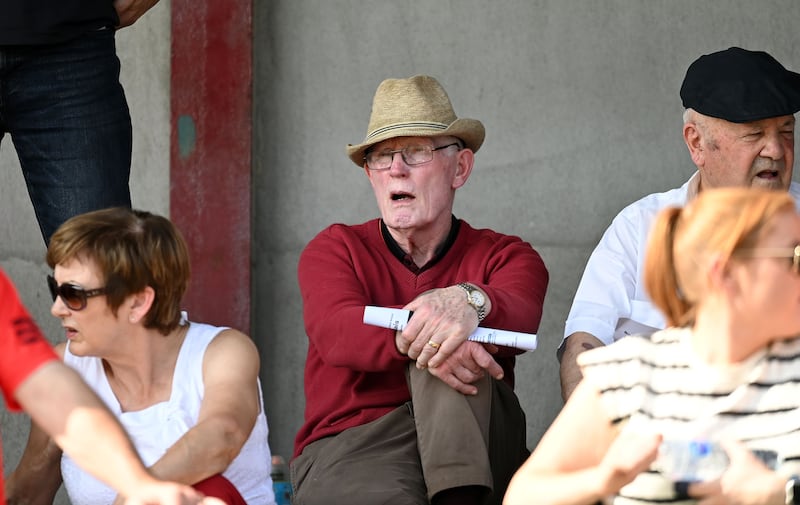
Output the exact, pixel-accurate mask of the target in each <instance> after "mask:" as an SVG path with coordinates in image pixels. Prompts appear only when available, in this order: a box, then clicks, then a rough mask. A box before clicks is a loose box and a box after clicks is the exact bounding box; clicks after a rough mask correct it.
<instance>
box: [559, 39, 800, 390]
mask: <svg viewBox="0 0 800 505" xmlns="http://www.w3.org/2000/svg"><path fill="white" fill-rule="evenodd" d="M680 96H681V99H682V101H683V106H684V107H685V109H686V110H685V112H684V116H683V139H684V141H685V142H686V146H687V147H688V148H689V155H690V156H691V158H692V161H693V162H694V164H695V165H696V166H697V171H696V172H695V174H694V175H692V177H691V178H690V179H689V180H688V181H687V182H686V183H685V184H684V185H683V186H681V187H680V188H676V189H673V190H670V191H667V192H664V193H654V194H651V195H648V196H645V197H644V198H642V199H641V200H638V201H636V202H634V203H632V204H631V205H629V206H628V207H626V208H625V209H623V210H622V211H621V212H620V213H619V214H618V215H617V216H616V217H615V218H614V220H613V222H612V223H611V225H610V226H609V227H608V229H607V230H606V232H605V234H604V235H603V238H602V239H601V240H600V243H599V244H598V245H597V247H596V248H595V250H594V252H592V255H591V256H590V257H589V261H588V263H587V265H586V269H585V270H584V273H583V278H582V279H581V282H580V284H579V285H578V290H577V292H576V294H575V299H574V300H573V303H572V308H571V310H570V313H569V316H568V317H567V321H566V325H565V330H564V340H563V341H562V342H561V346H560V347H559V350H558V352H559V358H560V360H561V394H562V396H563V398H564V400H565V401H566V399H567V398H568V397H569V395H570V394H571V393H572V391H573V389H574V388H575V386H577V385H578V382H580V379H581V373H580V370H579V369H578V366H577V364H576V357H577V356H578V355H579V354H580V353H582V352H584V351H585V350H587V349H591V348H593V347H597V346H601V345H607V344H610V343H612V342H613V341H615V340H618V339H619V338H621V337H623V336H625V335H630V334H632V333H648V332H652V331H654V330H655V329H661V328H664V326H665V324H666V323H665V321H664V317H663V315H662V314H661V313H660V312H659V311H658V309H656V308H655V307H654V306H653V305H652V303H651V302H650V299H649V297H648V296H647V294H646V293H645V290H644V282H643V280H642V263H643V259H644V258H643V254H644V251H645V243H646V240H647V233H648V230H649V229H650V224H651V222H652V220H653V218H654V217H655V215H656V214H657V213H658V211H660V210H661V209H663V208H665V207H672V206H676V205H678V206H680V205H684V204H685V203H686V202H687V201H688V200H691V199H692V198H693V197H694V196H695V195H697V193H698V192H700V191H703V190H704V189H707V188H718V187H725V186H745V187H746V186H752V187H762V188H773V189H776V190H788V191H789V192H790V193H791V194H792V196H794V198H795V200H796V201H800V185H798V184H797V183H794V182H792V168H793V163H794V129H795V117H794V114H795V113H796V112H797V111H798V110H800V74H796V73H794V72H791V71H789V70H787V69H785V68H784V67H783V65H781V64H780V63H778V62H777V61H776V60H775V59H774V58H773V57H772V56H770V55H769V54H767V53H765V52H763V51H748V50H745V49H741V48H738V47H731V48H729V49H726V50H724V51H719V52H716V53H712V54H707V55H704V56H701V57H700V58H698V59H697V60H696V61H694V62H693V63H692V64H691V65H690V66H689V69H688V70H687V72H686V77H685V78H684V80H683V85H682V86H681V90H680Z"/></svg>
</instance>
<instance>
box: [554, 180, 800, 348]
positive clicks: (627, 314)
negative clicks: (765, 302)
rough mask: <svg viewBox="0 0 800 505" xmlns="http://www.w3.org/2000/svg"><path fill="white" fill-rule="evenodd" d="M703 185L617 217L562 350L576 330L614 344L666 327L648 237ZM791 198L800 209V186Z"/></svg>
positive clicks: (636, 205) (695, 183)
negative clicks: (648, 283)
mask: <svg viewBox="0 0 800 505" xmlns="http://www.w3.org/2000/svg"><path fill="white" fill-rule="evenodd" d="M699 185H700V173H699V172H695V173H694V175H692V177H691V178H690V179H689V180H688V181H686V183H684V184H683V186H681V187H679V188H675V189H671V190H669V191H666V192H664V193H653V194H650V195H647V196H645V197H643V198H641V199H640V200H637V201H636V202H633V203H632V204H630V205H628V206H627V207H625V208H624V209H622V211H620V213H619V214H617V216H616V217H615V218H614V220H613V221H612V222H611V225H609V227H608V229H606V231H605V233H604V234H603V238H601V239H600V242H599V243H598V244H597V247H595V249H594V251H593V252H592V255H591V256H590V257H589V261H588V262H587V263H586V269H585V270H584V272H583V277H582V278H581V282H580V284H578V290H577V291H576V292H575V298H574V299H573V302H572V308H571V309H570V311H569V316H567V321H566V323H565V325H564V338H563V339H562V341H561V344H562V345H563V343H564V340H565V339H566V338H567V337H568V336H569V335H571V334H573V333H575V332H576V331H583V332H587V333H590V334H592V335H594V336H595V337H597V338H598V339H599V340H601V341H602V342H603V343H604V344H606V345H608V344H610V343H612V342H614V341H615V340H619V339H620V338H621V337H624V336H625V335H629V334H631V333H648V332H651V331H654V330H656V329H663V328H664V327H665V326H666V321H665V319H664V316H663V315H662V314H661V311H659V310H658V309H657V308H656V307H655V306H654V305H653V304H652V302H651V301H650V297H649V296H647V294H646V293H645V288H644V281H643V279H642V274H643V271H642V268H643V262H644V252H645V249H646V245H647V235H648V232H649V230H650V226H651V224H652V222H653V220H654V219H655V217H656V215H657V214H658V212H659V211H660V210H662V209H664V208H666V207H671V206H683V205H685V204H686V202H687V201H689V200H691V199H692V198H694V196H695V195H697V190H698V188H699ZM789 193H790V194H791V195H792V196H793V197H794V199H795V202H797V203H798V208H800V184H797V183H795V182H792V183H791V186H790V187H789Z"/></svg>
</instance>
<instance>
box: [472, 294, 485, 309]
mask: <svg viewBox="0 0 800 505" xmlns="http://www.w3.org/2000/svg"><path fill="white" fill-rule="evenodd" d="M469 297H470V300H472V303H473V304H475V305H477V306H478V307H483V304H485V303H486V300H484V298H483V293H481V292H480V291H473V292H471V293H470V294H469Z"/></svg>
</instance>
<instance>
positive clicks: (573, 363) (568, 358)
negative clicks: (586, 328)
mask: <svg viewBox="0 0 800 505" xmlns="http://www.w3.org/2000/svg"><path fill="white" fill-rule="evenodd" d="M602 345H603V342H601V341H600V339H598V338H597V337H595V336H594V335H592V334H591V333H586V332H582V331H579V332H575V333H573V334H572V335H570V336H569V337H567V339H566V340H565V341H564V353H563V355H562V356H561V369H560V375H561V398H562V399H563V400H564V403H566V401H567V400H568V399H569V397H570V395H572V392H573V391H574V390H575V388H576V387H577V386H578V383H579V382H580V381H581V379H582V378H583V375H582V374H581V369H580V367H579V366H578V362H577V359H578V355H579V354H581V353H582V352H586V351H588V350H590V349H594V348H595V347H600V346H602Z"/></svg>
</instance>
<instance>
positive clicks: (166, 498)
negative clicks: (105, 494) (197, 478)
mask: <svg viewBox="0 0 800 505" xmlns="http://www.w3.org/2000/svg"><path fill="white" fill-rule="evenodd" d="M121 500H122V501H121ZM114 503H115V504H117V503H124V504H125V505H197V504H199V505H225V502H224V501H222V500H220V499H219V498H211V497H205V496H203V494H202V493H200V492H198V491H197V490H195V489H194V488H192V487H190V486H185V485H183V484H176V483H174V482H158V483H155V484H148V485H144V486H141V487H140V488H139V489H138V490H137V493H136V495H135V496H133V495H132V496H130V497H128V498H127V499H124V500H123V499H122V498H121V497H119V496H117V499H116V500H115V501H114Z"/></svg>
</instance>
